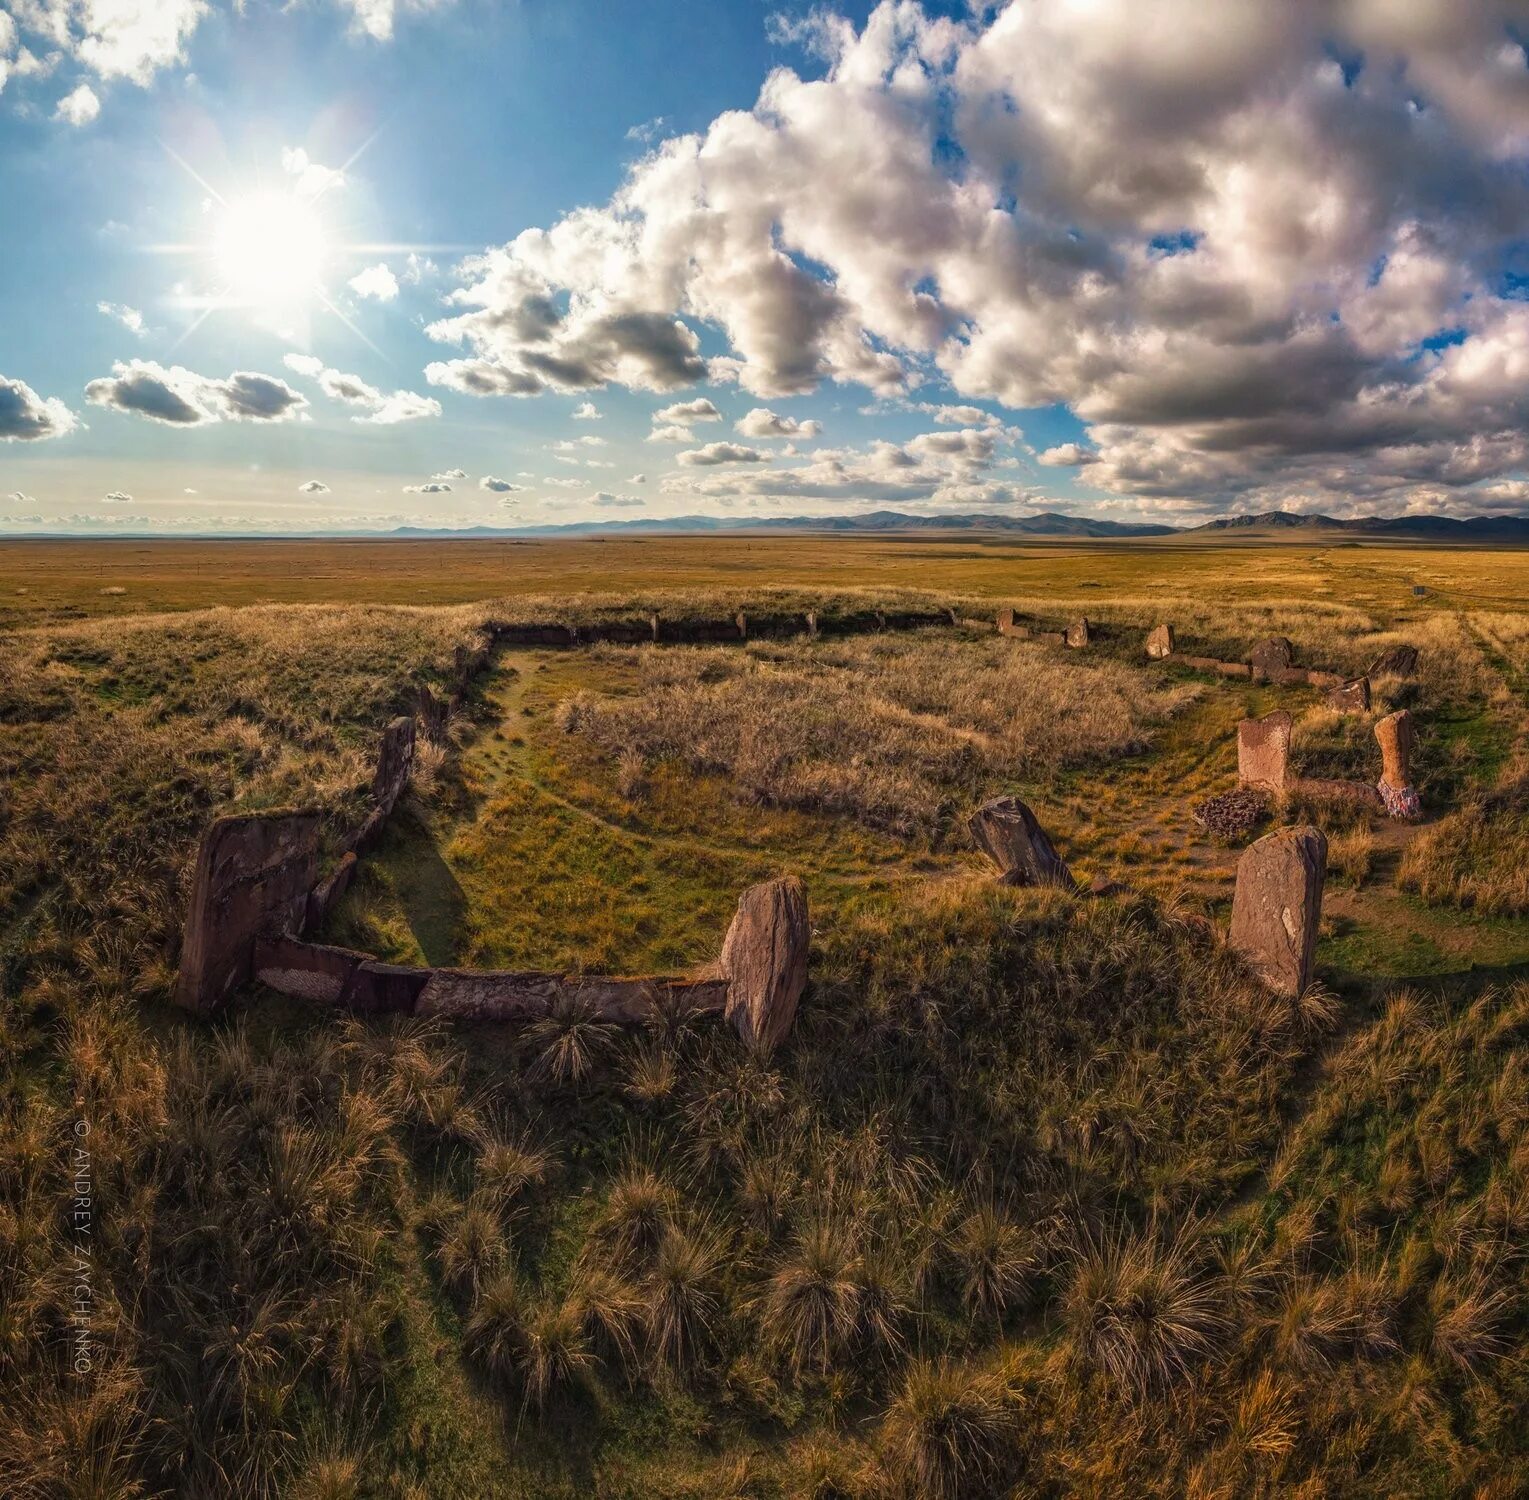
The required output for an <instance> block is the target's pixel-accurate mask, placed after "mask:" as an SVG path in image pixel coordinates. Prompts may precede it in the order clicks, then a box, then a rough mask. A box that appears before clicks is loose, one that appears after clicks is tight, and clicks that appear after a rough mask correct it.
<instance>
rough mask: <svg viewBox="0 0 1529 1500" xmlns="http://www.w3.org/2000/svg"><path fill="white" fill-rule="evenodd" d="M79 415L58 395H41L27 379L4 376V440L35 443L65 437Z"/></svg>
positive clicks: (0, 394)
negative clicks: (46, 396) (12, 378)
mask: <svg viewBox="0 0 1529 1500" xmlns="http://www.w3.org/2000/svg"><path fill="white" fill-rule="evenodd" d="M79 425H80V424H79V418H78V417H76V416H75V414H74V413H73V412H72V411H70V410H69V408H68V407H67V406H65V405H64V403H63V402H62V401H60V400H59V399H58V398H57V397H48V398H44V397H42V396H39V395H38V394H37V392H36V391H34V390H33V389H32V387H31V386H29V385H28V384H27V383H26V382H25V381H24V380H10V379H8V378H7V377H6V376H4V375H0V443H35V442H42V441H43V440H45V439H47V438H56V437H63V436H64V434H65V433H67V432H73V431H74V429H75V428H76V427H78V426H79Z"/></svg>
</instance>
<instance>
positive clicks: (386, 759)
mask: <svg viewBox="0 0 1529 1500" xmlns="http://www.w3.org/2000/svg"><path fill="white" fill-rule="evenodd" d="M413 769H414V720H413V719H409V718H398V719H394V720H393V722H392V723H391V724H389V725H388V727H387V728H386V729H384V730H383V731H382V744H381V746H380V747H379V748H378V751H377V774H376V776H375V777H374V778H373V780H372V796H373V797H374V798H375V799H376V802H377V806H378V807H379V808H381V809H382V811H383V812H385V813H387V812H392V810H393V805H394V804H395V803H396V802H397V801H398V799H399V797H400V796H402V795H403V789H404V788H405V787H406V786H407V785H408V784H409V772H410V771H412V770H413Z"/></svg>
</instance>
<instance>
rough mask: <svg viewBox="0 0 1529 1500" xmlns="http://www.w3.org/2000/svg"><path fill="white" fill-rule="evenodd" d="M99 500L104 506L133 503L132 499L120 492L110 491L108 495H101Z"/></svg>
mask: <svg viewBox="0 0 1529 1500" xmlns="http://www.w3.org/2000/svg"><path fill="white" fill-rule="evenodd" d="M101 500H102V503H103V504H105V505H131V504H132V503H133V497H132V496H131V495H128V494H125V493H124V492H123V491H121V490H112V491H111V492H110V494H106V495H102V496H101Z"/></svg>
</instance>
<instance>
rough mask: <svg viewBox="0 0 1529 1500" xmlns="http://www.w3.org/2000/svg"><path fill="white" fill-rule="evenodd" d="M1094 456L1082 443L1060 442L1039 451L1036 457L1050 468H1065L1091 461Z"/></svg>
mask: <svg viewBox="0 0 1529 1500" xmlns="http://www.w3.org/2000/svg"><path fill="white" fill-rule="evenodd" d="M1093 456H1094V455H1093V454H1092V453H1090V452H1089V450H1088V449H1087V448H1085V447H1084V446H1083V444H1082V443H1058V444H1057V445H1056V446H1055V447H1054V448H1047V449H1046V450H1045V451H1044V452H1042V453H1038V454H1037V455H1036V458H1037V460H1038V461H1039V462H1040V463H1043V464H1045V465H1046V467H1047V468H1048V469H1063V468H1071V467H1073V466H1075V465H1077V464H1086V463H1089V462H1091V461H1092V459H1093Z"/></svg>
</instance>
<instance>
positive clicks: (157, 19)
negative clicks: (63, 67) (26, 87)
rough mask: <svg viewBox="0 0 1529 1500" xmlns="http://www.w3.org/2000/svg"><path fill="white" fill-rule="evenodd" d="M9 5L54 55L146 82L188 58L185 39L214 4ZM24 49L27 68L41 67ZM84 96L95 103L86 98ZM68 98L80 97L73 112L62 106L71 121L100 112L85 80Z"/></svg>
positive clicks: (48, 0)
mask: <svg viewBox="0 0 1529 1500" xmlns="http://www.w3.org/2000/svg"><path fill="white" fill-rule="evenodd" d="M10 9H11V11H12V13H13V16H14V20H15V21H16V22H18V23H19V27H20V30H21V31H22V32H23V33H26V34H28V35H29V36H30V37H31V38H33V39H34V40H35V41H36V43H37V45H38V46H39V47H40V49H41V50H42V51H43V52H44V53H45V54H47V55H49V56H50V57H53V56H70V57H74V58H76V59H78V61H79V62H80V63H81V64H82V65H83V66H85V67H87V68H89V69H90V70H91V71H92V72H93V73H95V74H97V75H98V76H99V77H101V78H127V79H131V80H132V82H134V83H139V84H147V83H149V82H150V81H151V80H152V79H153V77H154V74H155V73H156V72H158V71H159V70H160V69H161V68H165V67H170V66H172V65H174V64H177V63H181V62H184V61H185V44H186V41H187V40H188V39H189V37H190V36H191V34H192V33H193V32H194V31H195V30H196V28H197V25H198V23H199V22H200V21H201V19H202V17H203V16H205V15H206V14H207V13H208V11H209V9H210V6H209V5H208V3H207V0H73V3H68V0H22V3H20V4H15V5H12V6H11V8H10ZM7 19H8V20H9V19H10V18H9V17H8V18H7ZM11 30H12V34H13V35H14V31H15V28H14V27H13V28H11ZM4 40H5V35H4V33H3V32H0V41H4ZM23 52H24V54H25V55H26V56H27V57H28V58H29V59H30V60H31V61H32V64H33V66H32V68H31V69H29V71H43V68H42V67H39V66H37V65H36V59H35V58H33V57H32V54H31V53H29V52H26V51H25V49H23ZM0 81H3V80H0ZM86 94H88V95H89V99H90V101H94V102H93V103H91V102H82V101H83V100H84V95H86ZM69 99H71V100H75V101H76V102H75V103H74V104H73V105H72V106H71V109H72V110H73V111H74V113H70V112H66V111H64V109H63V106H62V104H61V106H60V114H61V117H62V118H64V119H67V120H69V121H70V122H71V123H72V124H84V123H86V121H87V120H93V119H94V118H95V117H96V115H97V114H98V113H99V112H100V101H99V100H97V99H96V97H95V94H94V92H93V91H92V90H90V89H89V88H88V87H87V86H85V85H83V84H82V85H81V86H80V87H79V88H77V89H76V90H75V91H74V93H73V94H71V95H70V96H69ZM81 113H83V116H84V117H83V118H75V115H76V114H81Z"/></svg>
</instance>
